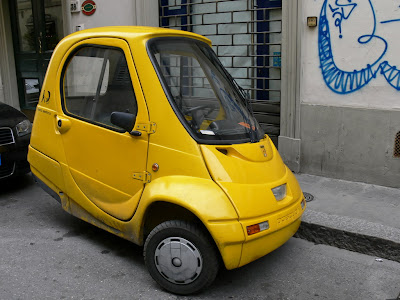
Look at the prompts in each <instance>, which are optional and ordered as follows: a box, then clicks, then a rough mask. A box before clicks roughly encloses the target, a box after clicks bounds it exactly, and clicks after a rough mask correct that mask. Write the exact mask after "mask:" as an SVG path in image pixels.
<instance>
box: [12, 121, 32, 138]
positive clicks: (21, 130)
mask: <svg viewBox="0 0 400 300" xmlns="http://www.w3.org/2000/svg"><path fill="white" fill-rule="evenodd" d="M15 128H16V129H17V133H18V136H24V135H27V134H29V133H31V129H32V125H31V122H29V120H23V121H22V122H20V123H18V124H17V126H15Z"/></svg>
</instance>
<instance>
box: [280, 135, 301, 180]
mask: <svg viewBox="0 0 400 300" xmlns="http://www.w3.org/2000/svg"><path fill="white" fill-rule="evenodd" d="M278 147H279V153H280V155H281V157H282V160H283V161H284V163H285V164H286V165H287V166H288V168H289V169H290V170H292V171H293V172H295V173H299V172H300V167H301V164H300V158H301V140H300V139H295V138H290V137H287V136H279V138H278Z"/></svg>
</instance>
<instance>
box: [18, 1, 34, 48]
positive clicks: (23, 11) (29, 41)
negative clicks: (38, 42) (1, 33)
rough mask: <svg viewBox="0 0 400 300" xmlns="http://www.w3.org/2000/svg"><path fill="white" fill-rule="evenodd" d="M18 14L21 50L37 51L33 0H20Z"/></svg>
mask: <svg viewBox="0 0 400 300" xmlns="http://www.w3.org/2000/svg"><path fill="white" fill-rule="evenodd" d="M17 15H18V36H19V48H20V51H22V52H32V51H35V34H34V32H35V28H34V24H33V17H32V2H31V1H30V0H18V1H17Z"/></svg>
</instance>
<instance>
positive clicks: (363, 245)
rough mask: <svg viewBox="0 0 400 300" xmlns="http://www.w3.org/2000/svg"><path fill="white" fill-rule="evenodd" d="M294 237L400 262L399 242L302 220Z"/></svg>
mask: <svg viewBox="0 0 400 300" xmlns="http://www.w3.org/2000/svg"><path fill="white" fill-rule="evenodd" d="M294 236H295V237H298V238H301V239H304V240H307V241H310V242H313V243H315V244H323V245H329V246H334V247H337V248H341V249H346V250H349V251H353V252H358V253H362V254H367V255H371V256H376V257H379V258H385V259H389V260H393V261H396V262H399V263H400V243H397V242H395V241H391V240H387V239H384V238H381V237H374V236H369V235H365V234H360V233H355V232H350V231H346V230H342V229H336V228H332V227H327V226H323V225H319V224H314V223H311V222H305V221H303V222H302V223H301V225H300V228H299V230H298V231H297V233H296V234H295V235H294Z"/></svg>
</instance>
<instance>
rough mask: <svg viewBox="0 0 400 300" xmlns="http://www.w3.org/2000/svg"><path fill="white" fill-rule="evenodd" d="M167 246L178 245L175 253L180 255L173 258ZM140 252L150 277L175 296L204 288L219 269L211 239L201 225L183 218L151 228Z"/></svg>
mask: <svg viewBox="0 0 400 300" xmlns="http://www.w3.org/2000/svg"><path fill="white" fill-rule="evenodd" d="M171 245H175V246H176V245H178V247H180V248H179V254H178V255H177V256H180V254H181V253H182V256H181V257H179V258H177V257H175V258H174V255H173V254H170V253H172V251H171V249H172V248H171ZM175 246H173V247H175ZM168 247H170V248H168ZM164 250H165V251H164ZM177 253H178V252H177ZM143 254H144V260H145V263H146V266H147V269H148V270H149V273H150V275H151V277H153V279H154V280H155V281H156V282H157V283H158V284H159V285H160V286H161V287H163V288H164V289H166V290H167V291H169V292H171V293H174V294H178V295H188V294H193V293H197V292H199V291H200V290H202V289H204V288H206V287H207V286H209V285H210V284H211V283H212V282H213V281H214V279H215V276H216V275H217V273H218V270H219V255H218V253H217V249H216V247H215V244H214V241H213V240H211V238H210V237H209V235H208V234H207V233H205V232H204V230H202V228H201V227H199V226H197V225H194V224H192V223H189V222H186V221H180V220H173V221H166V222H164V223H161V224H160V225H158V226H157V227H155V228H154V229H153V230H152V231H151V232H150V234H149V236H148V237H147V239H146V243H145V245H144V253H143ZM164 254H166V255H164ZM169 254H170V256H168V255H169ZM195 262H196V263H195ZM171 275H172V276H171ZM192 275H193V276H192ZM177 277H183V278H177Z"/></svg>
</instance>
